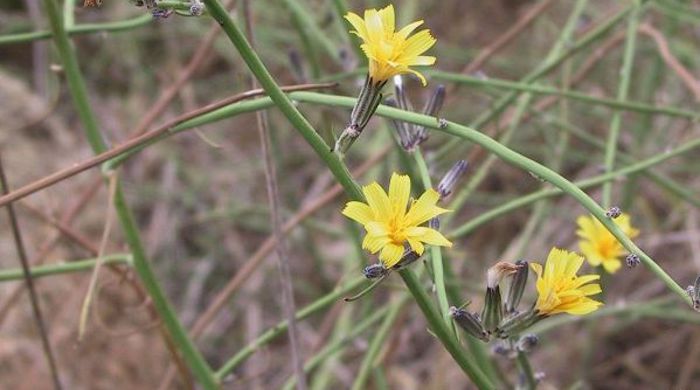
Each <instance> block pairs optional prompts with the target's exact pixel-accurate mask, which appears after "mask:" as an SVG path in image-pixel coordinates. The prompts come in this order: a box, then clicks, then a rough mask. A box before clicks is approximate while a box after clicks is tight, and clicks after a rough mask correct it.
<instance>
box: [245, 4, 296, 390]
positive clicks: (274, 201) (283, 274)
mask: <svg viewBox="0 0 700 390" xmlns="http://www.w3.org/2000/svg"><path fill="white" fill-rule="evenodd" d="M243 13H244V15H245V26H246V34H247V35H248V40H249V42H250V45H251V46H252V47H253V48H255V36H254V34H253V13H252V10H251V5H250V1H249V0H244V1H243ZM257 86H258V83H257V81H256V79H255V76H254V75H253V74H251V76H250V88H251V89H255V88H257ZM255 118H256V121H257V125H258V135H259V137H260V147H261V151H262V154H263V162H264V164H263V165H264V169H265V185H266V187H267V201H268V203H269V205H270V224H272V236H273V237H274V239H275V252H276V253H277V267H278V268H279V273H280V283H281V284H282V297H283V303H282V306H283V308H282V309H283V310H284V314H285V317H287V324H288V326H287V336H288V337H289V348H290V351H291V353H292V367H293V369H294V374H295V377H296V384H297V389H298V390H306V388H307V385H306V375H304V359H303V357H302V352H301V346H300V345H299V327H298V326H297V320H296V312H297V309H296V303H295V302H294V285H293V284H292V272H291V270H290V267H289V262H290V259H289V252H288V251H287V245H286V242H285V239H284V233H283V232H282V227H281V226H282V219H281V218H280V204H279V189H278V186H277V172H276V170H275V163H274V161H273V160H272V155H271V154H270V148H271V147H270V132H269V129H268V126H267V123H268V120H267V119H268V118H267V114H266V111H262V110H260V111H257V112H256V115H255Z"/></svg>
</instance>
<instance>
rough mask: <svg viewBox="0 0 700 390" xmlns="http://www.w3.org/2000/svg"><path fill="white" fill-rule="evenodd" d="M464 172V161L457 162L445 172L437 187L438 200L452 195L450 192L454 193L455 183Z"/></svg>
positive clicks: (465, 167)
mask: <svg viewBox="0 0 700 390" xmlns="http://www.w3.org/2000/svg"><path fill="white" fill-rule="evenodd" d="M466 170H467V162H466V161H465V160H459V161H457V162H456V163H455V164H454V165H453V166H452V168H450V170H449V171H447V173H446V174H445V176H443V177H442V180H440V183H438V185H437V192H438V193H439V194H440V199H444V198H446V197H448V196H449V195H450V194H452V191H454V189H455V186H456V185H457V181H459V178H460V177H461V176H462V174H464V172H465V171H466Z"/></svg>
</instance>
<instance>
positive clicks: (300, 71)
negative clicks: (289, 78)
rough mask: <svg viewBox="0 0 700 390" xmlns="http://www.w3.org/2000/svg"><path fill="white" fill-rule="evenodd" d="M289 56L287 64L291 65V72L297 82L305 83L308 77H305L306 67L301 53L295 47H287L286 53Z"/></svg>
mask: <svg viewBox="0 0 700 390" xmlns="http://www.w3.org/2000/svg"><path fill="white" fill-rule="evenodd" d="M287 55H288V56H289V64H290V65H291V69H292V74H294V77H295V78H296V79H297V81H298V82H299V83H302V84H303V83H306V82H307V80H308V77H306V68H305V67H304V60H303V59H302V56H301V53H299V50H297V49H296V48H291V49H289V52H288V53H287Z"/></svg>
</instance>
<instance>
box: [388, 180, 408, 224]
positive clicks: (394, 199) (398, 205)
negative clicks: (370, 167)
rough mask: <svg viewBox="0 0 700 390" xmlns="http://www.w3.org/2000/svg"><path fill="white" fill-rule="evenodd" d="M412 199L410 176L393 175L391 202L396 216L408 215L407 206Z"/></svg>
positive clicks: (390, 189)
mask: <svg viewBox="0 0 700 390" xmlns="http://www.w3.org/2000/svg"><path fill="white" fill-rule="evenodd" d="M410 197H411V179H410V178H409V177H408V175H398V174H396V173H394V174H392V175H391V181H390V182H389V202H391V206H392V207H393V211H394V214H395V215H402V216H403V214H404V213H406V205H407V204H408V198H410Z"/></svg>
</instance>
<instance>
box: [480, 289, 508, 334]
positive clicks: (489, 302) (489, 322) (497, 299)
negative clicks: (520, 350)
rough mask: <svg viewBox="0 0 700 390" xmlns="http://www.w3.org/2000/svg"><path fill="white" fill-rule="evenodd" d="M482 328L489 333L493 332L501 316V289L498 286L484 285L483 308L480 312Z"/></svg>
mask: <svg viewBox="0 0 700 390" xmlns="http://www.w3.org/2000/svg"><path fill="white" fill-rule="evenodd" d="M481 318H483V320H482V322H483V324H484V328H485V329H486V331H488V332H489V333H493V332H494V331H495V330H496V329H497V328H498V325H499V324H500V323H501V319H502V318H503V305H502V304H501V290H500V288H499V287H498V286H496V287H486V297H485V298H484V309H483V310H482V312H481Z"/></svg>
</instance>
